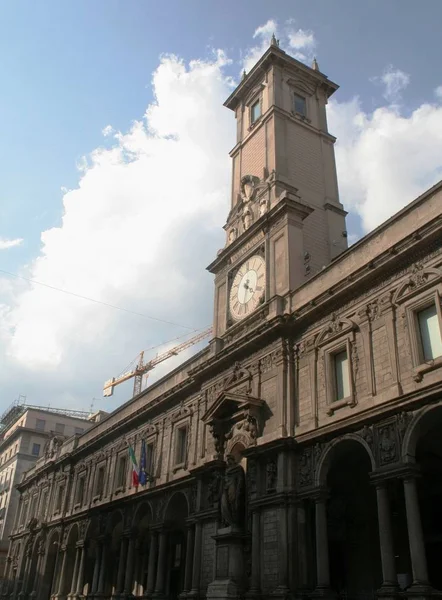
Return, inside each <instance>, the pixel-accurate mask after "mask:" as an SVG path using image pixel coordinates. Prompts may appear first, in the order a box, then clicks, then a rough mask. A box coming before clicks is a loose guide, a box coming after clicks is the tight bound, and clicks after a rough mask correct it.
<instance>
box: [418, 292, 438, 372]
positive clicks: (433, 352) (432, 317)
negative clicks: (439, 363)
mask: <svg viewBox="0 0 442 600" xmlns="http://www.w3.org/2000/svg"><path fill="white" fill-rule="evenodd" d="M417 321H418V324H419V336H420V342H421V344H420V345H421V352H422V357H423V359H424V361H429V360H434V359H435V358H438V357H439V356H442V337H441V331H440V326H439V317H438V314H437V308H436V304H434V303H433V304H431V306H428V307H427V308H424V309H423V310H420V311H419V312H418V313H417Z"/></svg>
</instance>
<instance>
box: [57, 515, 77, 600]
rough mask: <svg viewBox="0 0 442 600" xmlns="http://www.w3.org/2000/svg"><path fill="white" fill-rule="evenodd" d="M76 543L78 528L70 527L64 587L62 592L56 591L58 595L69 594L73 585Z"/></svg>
mask: <svg viewBox="0 0 442 600" xmlns="http://www.w3.org/2000/svg"><path fill="white" fill-rule="evenodd" d="M77 542H78V527H77V525H72V527H71V529H70V531H69V535H68V539H67V544H66V553H67V554H66V576H65V579H64V585H63V588H64V589H62V590H58V593H59V594H69V593H70V592H71V591H76V590H73V585H74V581H73V578H74V566H75V556H76V553H77Z"/></svg>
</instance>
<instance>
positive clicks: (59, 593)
mask: <svg viewBox="0 0 442 600" xmlns="http://www.w3.org/2000/svg"><path fill="white" fill-rule="evenodd" d="M61 550H62V552H63V560H62V562H61V571H60V581H59V583H58V591H57V596H62V595H63V594H64V590H65V587H66V567H67V560H68V551H67V548H66V546H63V547H62V548H61Z"/></svg>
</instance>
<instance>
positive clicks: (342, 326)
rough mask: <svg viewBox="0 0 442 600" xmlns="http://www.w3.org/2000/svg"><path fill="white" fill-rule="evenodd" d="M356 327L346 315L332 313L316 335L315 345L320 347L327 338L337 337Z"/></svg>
mask: <svg viewBox="0 0 442 600" xmlns="http://www.w3.org/2000/svg"><path fill="white" fill-rule="evenodd" d="M356 327H357V326H356V324H355V323H354V322H353V321H352V320H351V319H348V318H346V317H338V316H337V315H336V314H335V313H333V314H332V317H331V319H330V320H329V321H328V323H327V324H326V325H325V326H324V327H323V328H322V330H321V331H320V333H319V334H318V336H317V337H316V341H315V345H316V347H320V346H321V345H323V344H324V343H325V342H327V341H328V340H329V339H332V338H334V337H337V336H339V335H341V334H342V333H344V332H347V331H351V330H353V329H356Z"/></svg>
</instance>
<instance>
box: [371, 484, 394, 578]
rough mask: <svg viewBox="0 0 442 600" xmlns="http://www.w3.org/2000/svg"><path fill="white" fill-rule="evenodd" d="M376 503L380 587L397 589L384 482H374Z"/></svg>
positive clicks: (388, 509) (389, 517)
mask: <svg viewBox="0 0 442 600" xmlns="http://www.w3.org/2000/svg"><path fill="white" fill-rule="evenodd" d="M376 496H377V505H378V525H379V544H380V551H381V562H382V579H383V582H382V588H388V589H390V590H391V589H392V588H393V589H397V588H398V580H397V574H396V564H395V558H394V546H393V532H392V529H391V514H390V502H389V499H388V489H387V484H386V482H379V483H377V484H376Z"/></svg>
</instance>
